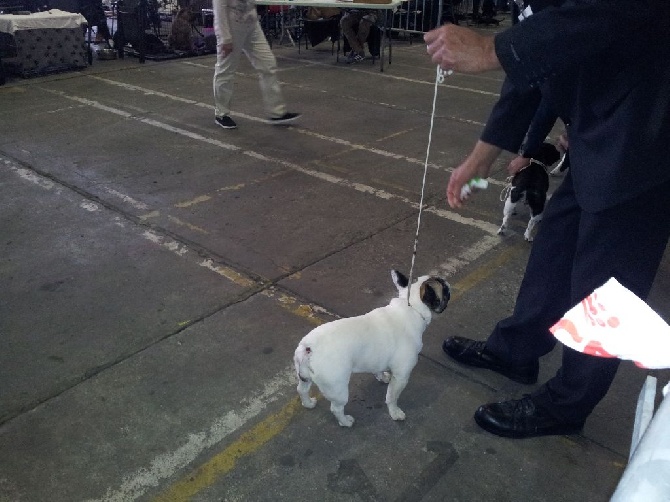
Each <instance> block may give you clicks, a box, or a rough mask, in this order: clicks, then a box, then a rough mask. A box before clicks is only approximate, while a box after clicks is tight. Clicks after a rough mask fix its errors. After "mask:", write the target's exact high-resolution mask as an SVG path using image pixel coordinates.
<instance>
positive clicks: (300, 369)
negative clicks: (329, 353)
mask: <svg viewBox="0 0 670 502" xmlns="http://www.w3.org/2000/svg"><path fill="white" fill-rule="evenodd" d="M311 353H312V349H310V348H309V347H308V346H307V345H304V344H302V343H301V344H300V345H298V348H297V349H295V354H294V356H293V363H294V364H295V372H296V374H297V375H298V378H299V379H300V380H302V381H303V382H309V381H310V380H311V376H310V374H311V369H310V366H309V359H310V355H311Z"/></svg>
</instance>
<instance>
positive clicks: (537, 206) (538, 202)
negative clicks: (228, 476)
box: [523, 185, 548, 242]
mask: <svg viewBox="0 0 670 502" xmlns="http://www.w3.org/2000/svg"><path fill="white" fill-rule="evenodd" d="M547 186H548V185H547ZM526 200H527V202H528V205H529V206H530V215H531V217H530V220H528V226H527V227H526V231H525V232H524V234H523V236H524V238H525V239H526V240H527V241H528V242H533V235H532V232H533V229H534V228H535V225H537V224H538V223H539V222H540V221H542V213H543V212H544V205H545V204H546V202H547V195H546V192H544V191H542V192H536V191H529V192H528V194H527V196H526Z"/></svg>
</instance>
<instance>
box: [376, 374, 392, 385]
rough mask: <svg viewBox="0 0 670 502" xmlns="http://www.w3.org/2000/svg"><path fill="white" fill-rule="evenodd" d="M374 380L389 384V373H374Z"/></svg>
mask: <svg viewBox="0 0 670 502" xmlns="http://www.w3.org/2000/svg"><path fill="white" fill-rule="evenodd" d="M375 378H376V379H377V380H379V381H380V382H382V383H389V382H390V381H391V373H390V372H388V371H380V372H379V373H375Z"/></svg>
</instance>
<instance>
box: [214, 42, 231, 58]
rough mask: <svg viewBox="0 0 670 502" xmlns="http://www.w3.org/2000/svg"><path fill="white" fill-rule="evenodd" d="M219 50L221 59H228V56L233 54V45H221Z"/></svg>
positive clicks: (218, 47)
mask: <svg viewBox="0 0 670 502" xmlns="http://www.w3.org/2000/svg"><path fill="white" fill-rule="evenodd" d="M217 50H218V51H219V54H221V57H224V58H225V57H228V55H229V54H230V53H231V52H233V44H232V43H231V44H219V45H218V46H217Z"/></svg>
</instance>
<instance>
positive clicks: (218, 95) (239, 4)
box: [212, 0, 300, 129]
mask: <svg viewBox="0 0 670 502" xmlns="http://www.w3.org/2000/svg"><path fill="white" fill-rule="evenodd" d="M212 7H213V10H214V32H215V34H216V65H215V67H214V82H213V84H214V105H215V110H214V116H215V121H216V124H217V125H219V126H220V127H222V128H223V129H235V128H236V127H237V124H236V123H235V121H234V120H233V119H232V118H231V117H230V104H231V100H232V96H233V83H234V78H235V71H236V70H237V66H238V64H239V61H240V57H241V56H242V54H244V55H245V56H246V57H247V58H248V59H249V61H250V62H251V65H252V66H253V67H254V69H255V70H256V71H257V72H258V78H259V82H260V88H261V94H262V96H263V106H264V108H265V112H266V113H267V116H268V118H267V122H268V123H270V124H276V125H280V124H288V123H291V122H293V121H295V120H296V119H297V118H298V117H300V114H299V113H292V112H288V111H287V108H286V103H285V102H284V97H283V95H282V90H281V86H280V85H279V80H278V79H277V60H276V58H275V56H274V54H272V50H271V49H270V45H269V44H268V41H267V39H266V38H265V34H264V33H263V30H262V29H261V25H260V22H259V21H258V14H257V12H256V2H255V1H254V0H214V1H213V3H212Z"/></svg>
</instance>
